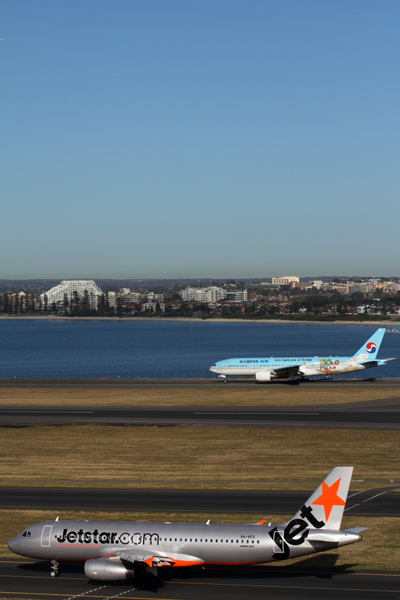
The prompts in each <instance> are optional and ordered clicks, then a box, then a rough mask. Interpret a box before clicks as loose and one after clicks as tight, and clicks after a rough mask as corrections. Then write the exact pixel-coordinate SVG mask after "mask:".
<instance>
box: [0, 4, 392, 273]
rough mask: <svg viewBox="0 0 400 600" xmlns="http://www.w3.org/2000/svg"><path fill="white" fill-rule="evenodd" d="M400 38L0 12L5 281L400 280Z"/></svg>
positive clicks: (267, 10)
mask: <svg viewBox="0 0 400 600" xmlns="http://www.w3.org/2000/svg"><path fill="white" fill-rule="evenodd" d="M399 25H400V4H399V3H398V2H397V0H396V1H394V0H393V1H391V0H389V1H388V0H383V1H379V2H378V1H376V2H371V1H369V0H360V1H358V0H346V1H341V0H335V1H334V2H333V1H331V2H329V1H325V2H321V1H320V0H318V1H309V0H304V1H302V0H294V1H292V0H263V1H259V0H253V1H251V2H245V1H237V0H226V1H225V0H201V1H197V2H195V1H194V0H193V1H188V0H182V1H180V0H168V1H166V0H146V1H145V0H142V1H139V0H138V1H135V0H115V1H113V2H111V1H107V2H106V1H104V0H78V1H77V0H58V1H57V2H54V0H35V2H32V1H31V0H3V1H2V3H1V5H0V37H1V38H5V39H4V40H2V41H1V42H0V69H1V70H0V77H1V82H2V83H1V94H0V109H1V115H2V127H1V137H0V141H1V143H0V147H1V155H0V173H1V177H0V194H1V198H2V218H1V220H0V223H1V225H0V251H1V256H2V260H1V263H0V264H1V269H0V278H8V277H10V278H33V277H54V278H58V277H59V278H69V277H94V278H96V277H98V278H100V277H115V278H119V277H129V278H141V277H174V278H175V277H179V276H180V275H181V276H182V277H234V278H240V277H255V276H259V277H271V276H275V275H282V274H287V275H300V276H304V275H315V276H316V275H322V274H325V275H333V274H341V275H346V274H347V275H352V274H359V275H399V274H400V273H399V266H398V264H399V260H398V254H399V223H400V202H399V200H400V198H399V190H400V185H399V184H400V168H399V166H400V108H399V107H400V102H399V100H400V98H399V95H400V94H399V91H400V90H399V88H400V78H399V75H398V70H399V54H400V37H399Z"/></svg>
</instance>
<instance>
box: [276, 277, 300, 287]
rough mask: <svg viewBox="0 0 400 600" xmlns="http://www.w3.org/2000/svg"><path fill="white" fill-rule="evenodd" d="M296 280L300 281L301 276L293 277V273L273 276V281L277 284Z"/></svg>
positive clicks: (286, 283) (296, 281) (285, 283)
mask: <svg viewBox="0 0 400 600" xmlns="http://www.w3.org/2000/svg"><path fill="white" fill-rule="evenodd" d="M292 281H294V282H295V283H300V277H293V276H292V275H285V276H284V277H273V278H272V283H273V284H275V285H289V284H290V283H292Z"/></svg>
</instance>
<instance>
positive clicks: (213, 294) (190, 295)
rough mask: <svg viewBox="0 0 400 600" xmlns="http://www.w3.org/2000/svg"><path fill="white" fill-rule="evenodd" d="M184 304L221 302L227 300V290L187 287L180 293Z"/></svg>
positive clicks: (212, 287)
mask: <svg viewBox="0 0 400 600" xmlns="http://www.w3.org/2000/svg"><path fill="white" fill-rule="evenodd" d="M179 293H180V295H181V298H182V300H183V302H219V300H223V299H224V298H225V293H226V292H225V290H224V289H223V288H221V287H216V286H211V287H206V288H191V287H187V288H186V289H185V290H183V291H182V292H179Z"/></svg>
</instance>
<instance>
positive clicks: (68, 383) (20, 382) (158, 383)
mask: <svg viewBox="0 0 400 600" xmlns="http://www.w3.org/2000/svg"><path fill="white" fill-rule="evenodd" d="M293 385H299V386H301V387H302V388H305V389H307V388H310V389H325V390H329V389H342V388H350V389H385V388H386V389H387V388H391V389H393V388H395V389H396V388H398V389H399V390H400V379H374V378H370V379H336V378H329V377H321V378H318V377H317V378H315V379H310V380H308V381H302V380H297V381H296V383H295V384H293V382H291V381H289V380H286V379H282V380H275V381H271V382H268V383H258V382H257V381H256V380H255V378H254V377H251V378H248V379H229V380H228V382H227V383H226V382H225V383H224V381H223V380H222V379H219V378H218V377H210V379H94V378H87V379H18V378H14V379H5V378H4V379H0V389H1V388H34V389H35V388H36V389H46V388H54V389H60V388H61V389H138V390H140V389H156V390H164V389H199V390H208V389H220V388H221V387H222V388H225V387H228V389H230V388H232V389H249V387H250V388H251V387H253V386H261V387H262V388H264V389H265V390H268V388H271V387H272V388H276V387H282V386H293Z"/></svg>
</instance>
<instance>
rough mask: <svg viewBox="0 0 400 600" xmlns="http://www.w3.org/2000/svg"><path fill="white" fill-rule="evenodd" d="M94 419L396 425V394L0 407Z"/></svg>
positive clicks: (5, 415) (61, 418)
mask: <svg viewBox="0 0 400 600" xmlns="http://www.w3.org/2000/svg"><path fill="white" fill-rule="evenodd" d="M39 423H42V424H64V425H72V424H77V423H85V424H87V423H96V424H101V425H105V424H107V425H125V426H127V425H131V426H133V425H136V426H139V425H141V426H146V425H151V426H160V427H162V426H177V425H185V426H189V425H197V426H208V427H279V428H282V427H289V428H293V427H295V428H299V427H301V428H307V429H309V428H311V429H313V428H314V429H316V428H329V429H335V428H336V429H377V430H399V429H400V397H399V398H386V399H385V398H383V399H382V400H372V401H367V402H354V403H349V404H336V405H331V406H312V407H307V406H306V407H301V408H279V407H261V408H260V407H253V408H248V407H246V408H239V407H238V408H226V407H213V408H208V407H206V408H205V407H201V408H200V407H186V408H182V407H140V408H137V407H134V408H132V407H116V406H113V407H110V408H109V407H103V406H102V407H93V406H86V407H85V406H80V407H79V408H77V407H72V406H71V407H68V406H64V407H63V408H52V407H48V406H47V407H45V406H30V407H29V408H21V407H17V406H7V407H4V406H3V407H1V408H0V426H1V425H2V426H9V427H11V426H18V427H20V426H22V425H27V426H28V425H37V424H39Z"/></svg>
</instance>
